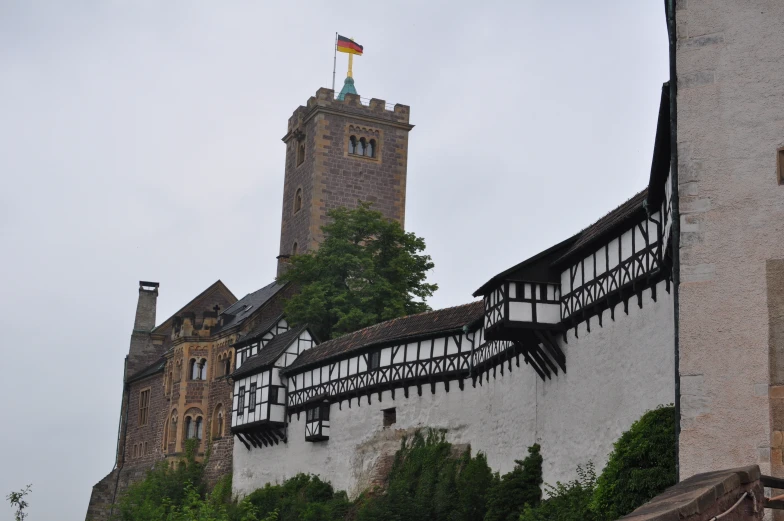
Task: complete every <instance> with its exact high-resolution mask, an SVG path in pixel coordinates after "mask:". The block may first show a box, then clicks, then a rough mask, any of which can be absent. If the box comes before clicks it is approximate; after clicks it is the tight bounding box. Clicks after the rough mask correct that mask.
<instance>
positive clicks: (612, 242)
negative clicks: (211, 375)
mask: <svg viewBox="0 0 784 521" xmlns="http://www.w3.org/2000/svg"><path fill="white" fill-rule="evenodd" d="M668 111H669V104H668V97H667V91H666V89H665V90H663V95H662V98H661V108H660V119H659V128H658V132H657V137H656V144H655V152H654V159H653V162H652V168H651V176H650V183H649V186H648V187H647V188H646V189H645V190H643V191H641V192H639V193H638V194H636V195H635V196H633V197H631V198H630V199H629V200H628V201H626V202H624V203H623V204H621V205H620V206H619V207H618V208H616V209H615V210H613V211H612V212H610V213H609V214H607V215H605V216H604V217H602V218H601V219H599V220H598V221H596V222H595V223H593V224H592V225H590V226H588V227H587V228H585V229H584V230H582V231H581V232H579V233H577V234H575V235H573V236H572V237H569V238H567V239H565V240H562V241H561V242H558V243H557V244H555V245H554V246H552V247H551V248H549V249H547V250H545V251H543V252H541V253H539V254H536V255H534V256H532V257H531V258H529V259H526V260H524V261H522V262H520V263H519V264H517V265H515V266H512V267H511V268H509V269H507V270H505V271H503V272H502V273H499V274H497V275H495V276H492V277H490V278H489V279H488V280H487V281H486V282H484V283H483V284H482V285H481V286H480V287H479V289H477V291H476V292H475V293H474V296H475V297H479V299H480V300H477V301H474V302H471V303H468V304H465V305H462V306H457V307H452V308H447V309H442V310H437V311H432V312H428V313H422V314H419V315H413V316H408V317H403V318H398V319H395V320H390V321H387V322H383V323H381V324H377V325H375V326H372V327H369V328H366V329H363V330H360V331H357V332H354V333H350V334H347V335H344V336H341V337H339V338H335V339H333V340H330V341H327V342H324V343H322V344H320V345H318V346H315V347H313V348H311V349H308V350H306V351H304V352H303V353H302V354H300V355H299V356H298V357H297V358H296V360H295V361H293V363H290V364H286V365H285V366H281V370H280V372H279V375H280V381H279V383H280V385H281V386H282V387H283V388H285V390H286V400H285V403H284V406H283V407H284V412H285V416H284V418H285V420H284V421H283V422H281V423H280V424H277V425H276V427H275V428H276V429H277V432H278V433H279V434H278V438H280V439H281V440H282V441H283V443H278V444H271V443H270V444H263V443H257V444H256V445H252V444H249V443H245V444H235V446H234V469H235V472H234V486H235V488H236V489H237V491H238V492H240V493H245V492H249V491H251V490H253V489H255V488H257V487H258V486H260V484H263V483H266V482H270V481H279V480H282V479H285V478H287V477H290V476H292V475H294V474H296V473H298V472H311V473H317V474H321V475H322V476H323V477H325V478H327V479H329V480H330V481H332V482H333V484H334V485H335V486H336V487H338V488H344V489H346V490H348V491H349V493H350V494H358V493H360V492H361V491H362V490H363V489H365V488H366V487H367V486H368V485H369V484H371V483H373V482H375V481H376V480H377V478H378V476H379V474H380V473H382V472H383V469H384V468H385V466H386V465H388V461H389V458H390V457H391V455H392V454H393V453H394V451H395V450H396V449H397V447H398V445H399V439H400V437H401V436H402V435H405V434H407V433H411V432H413V431H414V430H416V429H418V428H422V427H436V428H444V429H446V432H447V436H448V438H449V439H451V440H452V441H454V442H456V443H468V444H470V445H471V446H472V448H473V449H474V450H481V451H483V452H485V453H486V454H487V457H488V462H489V463H490V465H491V466H492V467H493V468H495V469H497V470H500V471H508V470H511V468H512V466H513V465H514V460H515V459H520V458H521V457H523V456H524V454H525V449H526V447H528V446H529V445H531V444H533V443H535V442H540V443H542V447H543V454H544V461H545V464H544V479H545V481H548V482H551V483H552V482H555V481H557V480H566V479H572V478H573V477H574V476H573V472H574V469H575V468H576V465H578V464H585V463H587V462H588V461H592V462H593V463H594V464H596V465H597V466H598V467H601V466H602V465H603V464H604V461H605V459H606V457H607V455H608V454H609V452H610V450H611V448H612V443H613V441H615V439H616V438H617V437H618V436H619V435H620V434H621V432H622V431H623V430H625V429H627V428H628V427H629V426H630V425H631V423H632V422H633V421H634V420H635V419H637V418H638V417H639V416H640V415H641V414H643V413H644V412H645V411H646V410H648V409H651V408H654V407H657V406H659V405H663V404H669V403H672V402H673V400H674V387H673V383H672V382H673V371H674V368H673V363H674V362H673V349H672V338H673V307H672V305H673V304H672V295H671V292H672V286H671V278H670V277H671V265H672V263H671V259H670V258H671V248H670V244H669V241H670V237H669V233H670V223H671V220H672V217H671V208H670V206H671V203H670V198H669V194H670V190H669V188H668V186H667V184H668V183H669V175H668V170H669V166H668V165H669V160H668V158H669V139H670V136H669V131H668V129H669V123H668V120H667V117H666V115H667V114H668ZM265 349H267V347H262V348H260V351H259V354H257V355H255V358H256V359H258V361H257V362H252V361H253V360H254V357H251V358H249V359H248V360H247V361H246V362H244V364H251V363H253V364H254V365H256V364H263V363H265V362H264V358H263V355H264V352H265ZM269 356H275V353H274V352H271V353H270V355H269ZM239 372H243V373H244V366H243V367H242V368H240V369H238V371H237V373H239ZM235 374H236V373H235ZM241 381H242V382H245V383H243V384H242V385H240V386H239V387H238V385H239V384H237V383H235V404H236V403H237V402H238V401H239V403H240V404H243V403H246V401H247V398H244V400H245V402H243V393H242V389H243V388H244V389H245V393H247V389H248V385H249V383H247V382H249V380H247V377H244V378H243V379H242V380H241ZM255 392H256V393H258V392H259V391H258V390H256V391H255ZM243 421H244V420H242V419H240V420H239V421H238V420H234V419H233V424H232V425H235V426H236V427H234V430H235V432H236V433H237V435H239V434H240V432H241V429H242V422H243Z"/></svg>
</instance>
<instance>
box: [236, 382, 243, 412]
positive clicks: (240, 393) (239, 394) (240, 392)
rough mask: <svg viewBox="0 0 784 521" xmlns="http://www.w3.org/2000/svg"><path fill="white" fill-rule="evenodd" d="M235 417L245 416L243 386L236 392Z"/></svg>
mask: <svg viewBox="0 0 784 521" xmlns="http://www.w3.org/2000/svg"><path fill="white" fill-rule="evenodd" d="M237 416H245V386H244V385H240V388H239V390H238V391H237Z"/></svg>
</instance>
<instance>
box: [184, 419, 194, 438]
mask: <svg viewBox="0 0 784 521" xmlns="http://www.w3.org/2000/svg"><path fill="white" fill-rule="evenodd" d="M193 428H194V425H193V420H192V419H191V417H190V416H186V417H185V439H186V440H188V439H191V438H193V433H194V430H193Z"/></svg>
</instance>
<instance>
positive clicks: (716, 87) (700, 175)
mask: <svg viewBox="0 0 784 521" xmlns="http://www.w3.org/2000/svg"><path fill="white" fill-rule="evenodd" d="M677 6H678V7H677V11H676V19H677V51H676V52H677V54H676V66H677V74H678V78H677V86H678V100H677V101H678V136H677V139H678V144H677V147H678V148H677V150H678V170H679V186H678V189H679V193H680V212H681V250H680V260H681V286H680V299H681V300H680V360H681V362H680V373H681V389H682V397H681V428H682V431H681V436H680V463H681V478H686V477H688V476H691V475H693V474H696V473H698V472H705V471H709V470H717V469H722V468H728V467H735V466H739V465H749V464H752V463H758V464H759V465H760V467H761V468H762V471H763V473H766V474H767V473H769V472H772V473H773V474H774V475H778V476H784V468H783V466H782V461H781V451H777V452H775V453H772V451H771V445H772V440H771V438H772V437H773V435H774V433H775V432H776V431H782V430H784V414H782V412H784V379H782V377H781V373H780V372H779V371H777V370H775V367H771V363H772V362H771V360H773V363H774V364H775V363H777V361H778V360H781V354H780V353H778V351H779V350H780V349H782V347H784V346H775V345H773V344H771V343H770V338H769V335H770V331H771V329H770V312H769V300H768V299H769V294H768V288H767V284H768V283H769V281H768V280H767V263H768V262H769V261H771V260H774V259H784V186H781V185H779V184H778V179H777V172H776V155H777V149H778V148H779V147H782V146H784V103H782V102H781V99H782V97H781V87H782V85H784V31H782V30H781V27H782V25H783V24H784V3H782V2H781V1H780V0H752V1H747V2H745V1H744V2H727V1H725V0H685V1H684V0H678V2H677ZM772 456H775V459H774V460H772V459H771V458H772Z"/></svg>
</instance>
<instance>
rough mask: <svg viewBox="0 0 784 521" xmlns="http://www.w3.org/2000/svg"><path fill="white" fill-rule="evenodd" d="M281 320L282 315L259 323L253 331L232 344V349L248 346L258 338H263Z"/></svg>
mask: <svg viewBox="0 0 784 521" xmlns="http://www.w3.org/2000/svg"><path fill="white" fill-rule="evenodd" d="M282 318H283V315H278V316H276V317H272V318H269V319H267V320H265V321H263V322H260V323H259V324H257V325H256V327H254V328H253V329H251V330H250V331H248V332H247V333H246V334H244V335H242V336H241V337H240V338H239V339H238V340H237V341H236V342H234V347H242V346H245V345H248V344H250V343H251V342H253V341H255V340H258V339H259V338H261V337H263V336H264V335H266V334H267V332H269V330H270V329H272V328H273V327H274V326H275V324H277V323H278V322H280V320H281V319H282Z"/></svg>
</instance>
